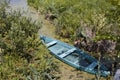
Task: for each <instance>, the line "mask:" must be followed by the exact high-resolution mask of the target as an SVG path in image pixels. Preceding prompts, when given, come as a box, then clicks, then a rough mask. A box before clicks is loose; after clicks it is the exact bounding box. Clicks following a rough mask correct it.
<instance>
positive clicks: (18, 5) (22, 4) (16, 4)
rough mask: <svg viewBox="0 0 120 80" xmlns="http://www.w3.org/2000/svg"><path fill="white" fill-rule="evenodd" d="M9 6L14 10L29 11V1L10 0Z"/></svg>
mask: <svg viewBox="0 0 120 80" xmlns="http://www.w3.org/2000/svg"><path fill="white" fill-rule="evenodd" d="M9 6H10V8H11V9H13V10H20V11H27V10H28V4H27V0H10V3H9Z"/></svg>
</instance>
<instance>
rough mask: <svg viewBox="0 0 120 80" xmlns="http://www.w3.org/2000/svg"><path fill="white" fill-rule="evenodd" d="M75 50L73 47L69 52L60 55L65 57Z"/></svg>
mask: <svg viewBox="0 0 120 80" xmlns="http://www.w3.org/2000/svg"><path fill="white" fill-rule="evenodd" d="M75 50H76V48H72V49H70V50H68V51H67V52H65V53H63V54H62V55H60V57H61V58H63V57H65V56H67V55H69V54H71V53H72V52H73V51H75Z"/></svg>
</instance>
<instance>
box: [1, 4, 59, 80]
mask: <svg viewBox="0 0 120 80" xmlns="http://www.w3.org/2000/svg"><path fill="white" fill-rule="evenodd" d="M5 9H6V5H1V6H0V80H38V79H39V80H47V79H53V78H56V77H55V76H54V71H55V70H56V68H57V67H56V63H55V61H53V58H52V57H51V56H50V55H49V54H48V51H47V50H46V49H45V47H44V46H42V45H41V41H40V39H39V38H38V35H37V33H38V29H40V27H41V26H40V24H39V26H38V24H36V22H31V19H29V18H26V17H23V16H21V14H20V13H19V12H11V13H7V12H6V10H5Z"/></svg>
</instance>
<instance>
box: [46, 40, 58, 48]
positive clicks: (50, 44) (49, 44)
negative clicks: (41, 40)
mask: <svg viewBox="0 0 120 80" xmlns="http://www.w3.org/2000/svg"><path fill="white" fill-rule="evenodd" d="M56 43H57V41H51V42H49V43H48V44H46V46H47V47H50V46H52V45H54V44H56Z"/></svg>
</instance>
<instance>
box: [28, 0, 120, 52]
mask: <svg viewBox="0 0 120 80" xmlns="http://www.w3.org/2000/svg"><path fill="white" fill-rule="evenodd" d="M119 3H120V1H119V0H110V1H107V0H102V1H100V0H91V1H88V0H35V1H34V0H28V4H29V5H31V6H33V7H34V8H36V9H37V10H38V11H40V12H41V13H44V14H53V15H55V16H56V17H57V18H56V19H54V21H53V23H54V24H55V25H56V33H57V34H58V35H60V36H61V37H64V38H69V40H70V41H72V42H73V41H74V40H75V39H78V38H80V36H81V35H83V36H84V37H86V38H87V40H88V39H89V38H90V40H92V41H95V42H96V41H100V40H103V39H104V40H111V41H115V42H117V43H118V44H120V34H119V33H120V17H119V13H120V9H119V7H120V4H119ZM85 29H87V30H88V31H87V32H85ZM117 46H119V45H117ZM117 50H120V49H117Z"/></svg>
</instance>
